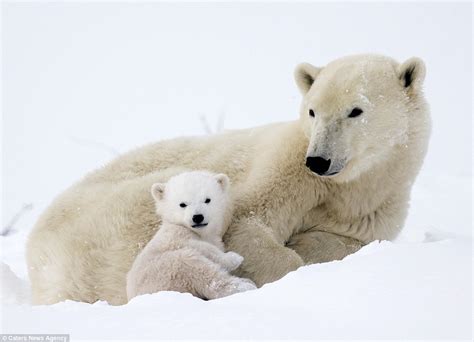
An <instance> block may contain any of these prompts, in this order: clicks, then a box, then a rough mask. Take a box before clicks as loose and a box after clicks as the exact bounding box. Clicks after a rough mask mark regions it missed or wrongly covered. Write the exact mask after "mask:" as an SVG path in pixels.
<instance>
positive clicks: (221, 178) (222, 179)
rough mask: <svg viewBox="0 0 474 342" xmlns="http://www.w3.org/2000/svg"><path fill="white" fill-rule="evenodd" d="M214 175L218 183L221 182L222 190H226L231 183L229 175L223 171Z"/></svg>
mask: <svg viewBox="0 0 474 342" xmlns="http://www.w3.org/2000/svg"><path fill="white" fill-rule="evenodd" d="M214 177H215V178H216V180H217V183H219V185H220V186H221V188H222V190H224V191H225V190H227V187H228V186H229V184H230V180H229V177H227V175H225V174H223V173H219V174H218V175H215V176H214Z"/></svg>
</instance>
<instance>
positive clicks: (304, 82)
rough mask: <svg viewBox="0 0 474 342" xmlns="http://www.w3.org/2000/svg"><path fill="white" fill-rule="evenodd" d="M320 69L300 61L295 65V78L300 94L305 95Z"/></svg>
mask: <svg viewBox="0 0 474 342" xmlns="http://www.w3.org/2000/svg"><path fill="white" fill-rule="evenodd" d="M321 70H322V68H317V67H315V66H314V65H311V64H309V63H301V64H299V65H298V66H297V67H296V69H295V80H296V85H297V86H298V88H299V89H300V92H301V94H303V95H305V94H306V93H307V92H308V91H309V89H310V88H311V86H312V85H313V83H314V81H315V80H316V77H317V76H318V74H319V73H320V71H321Z"/></svg>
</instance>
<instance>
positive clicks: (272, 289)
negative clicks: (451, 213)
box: [2, 232, 472, 339]
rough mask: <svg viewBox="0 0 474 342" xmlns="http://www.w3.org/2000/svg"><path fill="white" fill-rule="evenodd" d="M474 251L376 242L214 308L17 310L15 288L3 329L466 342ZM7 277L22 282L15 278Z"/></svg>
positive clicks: (167, 295)
mask: <svg viewBox="0 0 474 342" xmlns="http://www.w3.org/2000/svg"><path fill="white" fill-rule="evenodd" d="M6 239H10V238H6ZM471 244H472V241H471V240H470V239H469V238H461V237H446V236H443V234H439V233H436V232H435V233H431V234H429V236H427V239H425V241H423V242H399V243H390V242H374V243H372V244H370V245H368V246H366V247H364V248H363V249H361V250H360V251H359V252H358V253H356V254H354V255H351V256H349V257H347V258H345V259H344V260H342V261H335V262H331V263H326V264H319V265H311V266H306V267H303V268H301V269H299V270H298V271H296V272H292V273H290V274H288V275H287V276H286V277H284V278H283V279H281V280H280V281H277V282H275V283H272V284H267V285H265V286H264V287H262V288H261V289H258V290H256V291H250V292H246V293H241V294H237V295H234V296H230V297H227V298H223V299H219V300H215V301H209V302H205V301H202V300H200V299H197V298H194V297H192V296H191V295H189V294H179V293H173V292H163V293H157V294H153V295H145V296H140V297H137V298H135V299H134V300H132V301H131V302H130V303H129V304H127V305H124V306H119V307H114V306H109V305H107V304H106V303H105V302H98V303H95V304H92V305H91V304H85V303H77V302H73V301H67V302H63V303H58V304H55V305H51V306H36V307H32V306H30V305H28V304H21V305H17V304H12V303H14V302H15V301H18V298H22V297H21V296H19V295H18V293H17V291H16V290H15V288H14V287H6V288H3V290H2V293H3V296H2V297H3V298H6V299H7V303H8V304H7V303H4V305H5V306H4V310H3V325H2V326H3V328H2V330H4V331H3V332H9V333H13V332H22V333H45V332H51V333H52V332H54V333H67V334H70V335H71V338H72V339H87V338H153V339H161V338H163V339H175V338H186V339H191V338H192V339H211V338H213V339H215V338H217V339H224V338H226V339H249V338H252V339H257V338H265V339H316V338H331V339H332V338H338V339H359V338H360V339H369V338H370V339H372V338H376V339H382V338H383V339H387V338H391V339H408V338H409V339H431V338H437V339H458V338H465V339H467V338H469V336H470V334H471V298H472V297H471V285H470V284H471V279H470V278H471V265H472V264H471V263H472V254H471V247H472V246H471ZM5 275H7V279H5V278H4V277H5ZM2 278H3V279H4V280H5V281H6V282H7V283H10V282H11V281H18V279H17V278H16V276H14V275H13V273H12V272H7V273H4V274H3V275H2ZM21 288H22V287H21V286H19V287H17V289H21ZM20 292H21V291H20Z"/></svg>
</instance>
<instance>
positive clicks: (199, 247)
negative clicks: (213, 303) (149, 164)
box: [127, 171, 256, 300]
mask: <svg viewBox="0 0 474 342" xmlns="http://www.w3.org/2000/svg"><path fill="white" fill-rule="evenodd" d="M228 186H229V178H228V177H227V176H226V175H224V174H217V175H216V174H211V173H209V172H205V171H192V172H184V173H181V174H179V175H177V176H174V177H172V178H171V179H170V180H169V181H168V182H167V183H155V184H153V186H152V187H151V194H152V196H153V198H154V199H155V203H156V212H157V214H158V215H159V216H160V217H161V221H162V223H161V226H160V229H159V230H158V232H157V233H156V234H155V236H154V237H153V238H152V239H151V240H150V242H148V244H147V245H146V246H145V248H144V249H143V250H142V251H141V252H140V254H138V256H137V258H136V259H135V261H134V262H133V265H132V268H131V269H130V271H129V272H128V274H127V297H128V300H130V299H132V298H133V297H136V296H138V295H141V294H147V293H155V292H158V291H178V292H188V293H191V294H192V295H194V296H196V297H199V298H202V299H216V298H220V297H225V296H228V295H231V294H234V293H237V292H243V291H247V290H252V289H256V286H255V284H253V282H252V281H250V280H248V279H242V278H237V277H234V276H231V275H230V274H229V271H233V270H235V269H236V268H237V267H239V266H240V264H241V263H242V261H243V258H242V257H241V256H240V255H238V254H237V253H234V252H227V253H225V252H224V243H223V242H222V236H223V235H224V233H225V231H226V229H227V226H228V224H229V223H230V219H231V217H232V210H231V208H232V206H231V203H230V202H231V201H230V198H229V192H228Z"/></svg>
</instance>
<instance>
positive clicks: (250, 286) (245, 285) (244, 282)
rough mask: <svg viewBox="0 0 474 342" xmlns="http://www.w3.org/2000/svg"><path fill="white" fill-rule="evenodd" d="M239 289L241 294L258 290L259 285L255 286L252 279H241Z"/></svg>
mask: <svg viewBox="0 0 474 342" xmlns="http://www.w3.org/2000/svg"><path fill="white" fill-rule="evenodd" d="M238 288H239V290H241V291H240V292H244V291H250V290H256V289H257V285H255V283H254V282H253V281H251V280H250V279H247V278H240V284H239V286H238Z"/></svg>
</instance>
